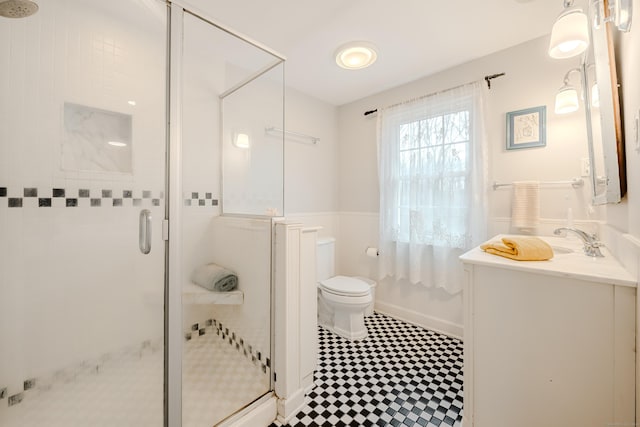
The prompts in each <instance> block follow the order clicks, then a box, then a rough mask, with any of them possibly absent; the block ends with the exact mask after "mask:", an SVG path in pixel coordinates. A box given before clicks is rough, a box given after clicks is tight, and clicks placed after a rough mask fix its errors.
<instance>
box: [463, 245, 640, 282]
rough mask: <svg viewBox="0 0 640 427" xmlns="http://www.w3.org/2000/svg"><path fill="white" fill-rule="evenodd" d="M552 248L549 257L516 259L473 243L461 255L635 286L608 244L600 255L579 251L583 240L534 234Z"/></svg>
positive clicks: (517, 267)
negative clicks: (550, 256) (493, 253)
mask: <svg viewBox="0 0 640 427" xmlns="http://www.w3.org/2000/svg"><path fill="white" fill-rule="evenodd" d="M503 237H507V235H504V234H499V235H497V236H495V237H493V238H491V239H489V240H488V241H490V242H494V241H500V240H501V239H502V238H503ZM537 237H539V238H540V239H542V240H544V241H545V242H547V243H548V244H549V245H551V247H552V248H553V249H554V256H553V258H551V259H550V260H548V261H515V260H512V259H509V258H504V257H501V256H498V255H492V254H488V253H486V252H485V251H483V250H482V249H480V247H475V248H473V249H471V250H470V251H468V252H466V253H465V254H463V255H461V256H460V259H461V260H462V262H463V263H465V264H475V265H484V266H489V267H497V268H505V269H508V270H519V271H524V272H529V273H537V274H544V275H550V276H559V277H568V278H574V279H580V280H586V281H590V282H599V283H608V284H613V285H620V286H629V287H634V288H635V287H636V286H637V281H636V280H635V279H634V278H633V276H631V274H629V272H628V271H627V270H625V268H624V267H623V266H622V265H621V264H620V263H619V262H618V260H617V259H616V258H615V257H614V256H613V255H611V253H610V252H609V251H608V250H607V248H604V247H603V248H601V251H602V253H603V255H604V257H603V258H594V257H590V256H587V255H585V254H584V253H583V251H582V242H581V241H580V240H578V239H575V240H574V239H569V238H565V237H556V236H537Z"/></svg>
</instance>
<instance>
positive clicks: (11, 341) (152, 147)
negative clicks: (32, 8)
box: [0, 0, 165, 394]
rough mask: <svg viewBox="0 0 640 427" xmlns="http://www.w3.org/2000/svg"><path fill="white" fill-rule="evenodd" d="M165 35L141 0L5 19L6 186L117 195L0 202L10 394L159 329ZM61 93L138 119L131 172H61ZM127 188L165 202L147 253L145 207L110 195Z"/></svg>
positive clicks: (2, 373)
mask: <svg viewBox="0 0 640 427" xmlns="http://www.w3.org/2000/svg"><path fill="white" fill-rule="evenodd" d="M159 16H160V17H161V16H162V15H159ZM132 17H135V18H132ZM164 33H165V25H164V22H163V19H162V18H160V19H158V18H157V16H155V15H153V14H152V13H151V12H150V11H149V10H147V9H146V8H145V7H143V6H141V4H137V3H132V4H128V5H126V8H125V7H123V6H122V4H120V3H104V2H98V1H79V0H78V1H66V2H49V3H44V4H41V5H40V11H39V13H38V14H37V15H34V16H33V17H31V18H29V19H26V20H15V21H10V20H4V21H3V22H2V23H0V39H2V42H1V43H0V64H1V67H0V76H1V78H0V91H1V92H2V93H3V96H2V98H1V99H0V116H1V117H2V126H0V187H7V188H8V192H9V194H10V195H12V193H14V195H15V196H18V197H22V194H20V192H22V189H24V188H25V187H34V188H38V189H39V190H40V191H44V192H49V193H51V191H52V189H53V188H61V189H65V191H66V192H68V193H69V194H71V193H75V195H76V196H74V197H77V192H78V190H79V189H89V190H90V193H91V198H96V196H95V195H97V194H100V196H98V197H99V198H100V199H102V201H106V200H108V202H105V204H103V205H102V206H101V207H100V208H98V207H91V206H90V199H84V198H78V200H77V204H78V205H77V207H72V206H70V207H65V205H64V204H62V205H60V203H61V202H62V200H63V199H60V200H58V199H56V198H54V199H53V200H52V201H51V202H52V207H50V208H49V207H46V208H45V207H42V208H38V207H37V206H38V203H37V199H36V198H28V199H25V200H24V204H23V208H8V207H6V205H4V204H2V206H0V226H1V227H2V234H3V239H2V243H1V244H0V248H1V249H0V251H1V253H2V255H3V256H2V259H1V260H0V270H1V271H2V272H3V275H2V279H1V280H2V286H0V323H1V324H2V325H3V326H2V328H1V329H0V361H1V362H0V388H1V387H3V386H8V387H9V389H10V390H9V393H10V394H13V393H15V392H16V391H20V390H19V389H21V388H22V387H23V381H24V380H25V379H26V378H30V377H37V376H41V375H47V374H50V373H52V372H53V371H56V370H59V369H63V368H65V367H67V366H72V365H75V364H76V363H78V362H81V361H82V360H86V359H91V358H94V357H99V356H100V355H101V354H104V353H108V352H111V351H117V350H119V349H121V348H125V347H127V346H128V345H134V344H136V343H140V342H142V341H145V340H149V339H154V338H157V337H161V336H162V301H163V299H162V290H163V268H162V265H163V255H164V254H163V245H162V242H161V240H160V236H161V228H160V221H159V220H160V218H161V217H162V207H161V204H163V201H162V203H160V200H162V199H160V197H159V195H160V192H161V191H162V189H163V186H164V182H163V179H164V178H163V172H162V171H163V169H164V167H163V166H164V140H165V139H164V125H162V123H164V87H165V75H164V71H163V70H164V69H165V37H164ZM152 70H156V71H155V72H152ZM129 100H134V101H136V103H137V105H136V106H135V107H134V106H131V105H129V104H128V103H127V101H129ZM66 101H70V102H75V103H78V104H82V105H87V106H91V107H95V108H101V109H105V110H110V111H116V112H122V113H125V114H131V115H132V116H133V150H134V154H133V174H114V173H96V172H91V173H89V172H83V171H63V170H62V169H61V165H60V147H61V145H62V138H63V137H64V132H63V129H64V128H63V106H64V102H66ZM103 189H111V190H112V192H113V193H112V196H111V197H105V198H103V197H102V194H101V193H102V190H103ZM125 189H126V190H131V191H132V192H133V193H134V194H135V193H138V192H139V193H140V195H139V197H140V198H142V194H141V193H142V191H143V190H146V191H151V192H152V193H153V194H154V197H157V198H158V201H159V203H158V205H157V206H153V205H150V206H149V208H150V210H151V211H152V214H153V217H154V221H153V235H154V236H155V238H154V242H153V248H152V251H151V253H150V254H149V255H148V256H143V255H142V254H140V252H139V250H138V242H137V240H138V211H139V209H137V208H136V207H134V206H133V201H132V200H131V201H130V203H131V205H129V206H127V205H126V204H125V203H127V202H126V199H125V200H123V206H122V207H120V206H117V205H116V206H114V205H113V201H112V200H111V199H113V198H117V197H116V196H115V194H117V192H118V191H120V192H121V191H123V190H125ZM39 194H42V193H39ZM45 197H50V196H45ZM67 197H68V196H67ZM133 197H135V196H133ZM3 201H4V200H3ZM106 205H109V206H108V207H107V206H106Z"/></svg>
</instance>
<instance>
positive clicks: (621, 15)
mask: <svg viewBox="0 0 640 427" xmlns="http://www.w3.org/2000/svg"><path fill="white" fill-rule="evenodd" d="M593 9H594V17H593V27H594V28H596V29H598V28H600V26H602V24H604V23H606V22H613V24H614V25H615V26H616V28H617V29H618V30H620V31H622V32H625V33H626V32H629V31H630V30H631V17H632V15H633V0H594V2H593Z"/></svg>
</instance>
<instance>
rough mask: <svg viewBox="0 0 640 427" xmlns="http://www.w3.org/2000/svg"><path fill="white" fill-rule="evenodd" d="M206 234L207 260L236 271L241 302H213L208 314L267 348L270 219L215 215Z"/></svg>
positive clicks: (240, 334) (269, 299)
mask: <svg viewBox="0 0 640 427" xmlns="http://www.w3.org/2000/svg"><path fill="white" fill-rule="evenodd" d="M205 238H206V239H208V240H209V241H210V242H212V252H210V253H209V256H210V262H215V263H217V264H219V265H222V266H224V267H226V268H229V269H231V270H233V271H235V272H236V274H237V275H238V289H239V290H241V291H242V292H243V293H244V303H243V304H242V305H213V306H212V307H211V313H212V314H211V317H213V318H215V319H219V320H220V321H222V322H223V323H226V324H227V326H228V327H229V329H230V330H232V331H235V332H236V333H237V334H238V335H239V336H242V337H243V338H244V339H245V340H247V341H248V342H250V343H252V344H253V345H255V346H256V347H257V348H259V349H260V350H261V351H262V352H263V353H264V354H268V352H269V351H270V348H271V347H270V346H271V344H270V324H271V303H270V302H271V219H250V218H232V217H222V216H218V217H215V218H213V219H212V220H211V221H210V225H209V227H208V229H207V232H206V234H205Z"/></svg>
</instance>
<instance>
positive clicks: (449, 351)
mask: <svg viewBox="0 0 640 427" xmlns="http://www.w3.org/2000/svg"><path fill="white" fill-rule="evenodd" d="M366 324H367V328H368V330H369V335H368V336H367V338H365V339H364V340H362V341H360V342H350V341H348V340H346V339H344V338H341V337H338V336H337V335H335V334H333V333H331V332H328V331H326V330H325V329H323V328H319V331H320V336H319V338H320V340H319V344H320V348H319V350H320V352H319V366H318V371H317V372H316V375H315V387H314V388H313V390H312V391H311V393H309V396H307V398H306V399H307V404H306V406H305V407H304V408H303V409H302V411H300V413H298V414H297V415H296V417H294V419H292V420H291V421H290V422H289V424H288V425H289V426H292V427H293V426H295V427H297V426H322V427H324V426H374V425H378V426H428V427H432V426H459V425H460V424H461V420H462V401H463V400H462V341H460V340H458V339H455V338H451V337H448V336H446V335H442V334H439V333H436V332H432V331H428V330H426V329H423V328H421V327H419V326H415V325H412V324H409V323H405V322H402V321H400V320H396V319H394V318H391V317H388V316H384V315H382V314H379V313H375V314H374V315H373V316H371V317H369V318H367V319H366ZM280 425H281V424H279V423H277V422H276V423H273V424H272V425H271V427H279V426H280Z"/></svg>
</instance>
